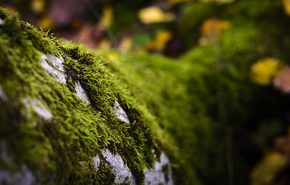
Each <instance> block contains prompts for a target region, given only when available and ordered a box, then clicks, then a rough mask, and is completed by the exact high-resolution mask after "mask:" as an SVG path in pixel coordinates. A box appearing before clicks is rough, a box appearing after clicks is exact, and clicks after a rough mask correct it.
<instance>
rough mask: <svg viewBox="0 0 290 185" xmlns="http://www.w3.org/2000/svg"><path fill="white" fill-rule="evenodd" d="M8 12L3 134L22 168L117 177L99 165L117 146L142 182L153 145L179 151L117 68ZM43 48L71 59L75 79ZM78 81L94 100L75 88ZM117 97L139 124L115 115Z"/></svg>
mask: <svg viewBox="0 0 290 185" xmlns="http://www.w3.org/2000/svg"><path fill="white" fill-rule="evenodd" d="M0 17H1V19H3V20H5V25H1V30H0V43H1V46H0V47H1V52H0V58H1V64H0V65H1V67H0V68H1V74H3V75H1V77H0V84H1V87H2V89H3V91H4V92H6V94H7V97H8V100H7V101H1V107H2V108H1V124H0V125H1V140H4V141H5V142H6V143H7V144H8V146H9V151H10V153H11V155H12V156H13V165H15V168H20V167H21V165H22V164H26V165H27V166H28V167H29V168H30V169H31V170H32V171H33V173H34V175H35V176H36V177H37V180H38V182H40V183H41V184H56V183H57V184H96V183H97V184H98V183H101V184H111V183H112V178H109V176H110V175H109V174H110V170H109V171H108V167H101V168H100V171H99V172H98V173H97V174H98V175H96V171H95V170H94V169H93V166H92V159H93V156H95V155H96V154H97V153H100V152H101V150H102V149H104V148H109V149H110V150H111V151H113V152H114V153H115V152H118V153H119V154H120V155H121V156H122V158H123V160H124V161H125V163H126V164H127V165H128V167H129V168H130V169H131V170H132V172H133V174H134V176H135V177H136V180H137V182H138V183H142V182H143V178H144V177H143V169H144V168H145V167H146V166H151V165H152V164H153V162H154V160H155V159H154V156H153V154H152V152H151V151H152V150H153V149H154V150H160V149H164V150H166V151H170V150H172V149H171V148H172V147H170V145H169V144H166V142H167V141H166V140H165V139H162V138H163V137H162V136H163V135H166V134H165V133H163V131H162V130H161V128H160V127H159V125H158V124H157V122H156V120H154V117H153V115H151V114H150V113H149V111H148V110H147V109H146V108H145V107H144V106H142V105H140V104H139V103H137V102H136V100H135V98H134V97H133V96H131V95H130V93H129V92H128V90H127V89H126V88H125V85H122V84H121V83H120V82H119V81H118V79H116V77H115V76H114V75H111V72H110V70H108V69H107V68H106V67H105V63H106V62H105V61H104V60H102V59H101V58H99V57H95V56H93V55H91V54H89V53H87V52H86V51H82V50H79V49H77V48H69V47H64V46H62V44H60V43H59V42H58V41H57V40H55V39H54V38H53V37H51V36H49V35H48V34H46V33H43V32H41V31H38V30H37V29H36V28H34V27H32V26H31V25H28V24H27V23H23V22H20V21H19V20H17V18H16V17H13V16H9V13H7V12H6V11H5V10H3V9H1V11H0ZM11 34H13V35H11ZM7 46H9V47H7ZM42 53H44V54H46V55H53V56H57V57H62V58H63V59H64V64H63V65H64V69H65V75H66V81H67V84H68V85H66V84H64V83H60V82H58V81H57V80H56V79H55V77H54V75H52V74H50V73H48V72H47V71H46V70H45V69H44V68H43V67H42V66H41V60H42V59H41V54H42ZM77 81H78V82H80V84H81V86H82V87H83V88H84V90H85V92H86V93H87V96H88V98H89V100H90V104H89V105H87V104H85V103H84V102H82V101H81V99H80V98H79V97H77V95H76V93H75V92H74V84H75V83H76V82H77ZM34 101H37V102H41V107H42V106H43V107H45V108H47V110H46V111H48V112H50V114H51V115H52V118H51V119H45V118H43V117H41V116H40V115H39V114H38V109H37V110H36V108H35V107H34V106H33V102H34ZM115 101H119V102H120V104H121V106H122V107H123V108H124V109H125V111H126V112H127V114H128V116H129V119H130V122H131V123H132V124H124V123H123V122H122V121H121V120H119V119H118V118H117V116H116V115H115V114H114V111H113V106H114V102H115ZM25 102H26V103H25ZM4 107H5V108H4ZM111 175H112V174H111ZM48 179H49V181H48Z"/></svg>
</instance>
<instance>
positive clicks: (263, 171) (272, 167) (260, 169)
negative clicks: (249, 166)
mask: <svg viewBox="0 0 290 185" xmlns="http://www.w3.org/2000/svg"><path fill="white" fill-rule="evenodd" d="M287 163H288V158H287V157H286V156H284V155H282V154H280V153H278V152H271V153H269V154H267V155H266V156H265V157H264V159H263V160H262V161H261V162H260V163H258V165H256V167H255V168H254V169H253V171H252V173H251V181H252V183H251V184H252V185H269V184H271V182H272V181H273V180H274V178H275V176H276V175H277V173H279V171H280V170H282V169H283V168H284V167H285V166H286V165H287Z"/></svg>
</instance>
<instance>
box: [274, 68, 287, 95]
mask: <svg viewBox="0 0 290 185" xmlns="http://www.w3.org/2000/svg"><path fill="white" fill-rule="evenodd" d="M274 86H275V87H276V88H277V89H279V90H281V91H282V92H283V93H287V94H288V93H290V67H285V68H284V69H282V71H281V72H280V73H279V75H278V76H277V77H276V78H275V79H274Z"/></svg>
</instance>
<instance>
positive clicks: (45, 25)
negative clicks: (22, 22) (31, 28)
mask: <svg viewBox="0 0 290 185" xmlns="http://www.w3.org/2000/svg"><path fill="white" fill-rule="evenodd" d="M38 26H39V27H41V28H42V29H43V30H49V29H50V28H52V27H53V21H52V19H51V18H50V17H48V16H43V17H41V18H40V19H39V21H38Z"/></svg>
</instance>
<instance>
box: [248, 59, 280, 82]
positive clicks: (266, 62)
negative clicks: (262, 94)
mask: <svg viewBox="0 0 290 185" xmlns="http://www.w3.org/2000/svg"><path fill="white" fill-rule="evenodd" d="M280 65H281V64H280V61H279V60H277V59H275V58H264V59H261V60H259V61H258V62H257V63H255V64H254V65H252V66H251V69H250V79H251V80H252V81H253V82H254V83H257V84H259V85H269V84H270V83H271V82H272V80H273V78H274V77H276V76H277V75H278V73H279V71H280Z"/></svg>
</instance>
